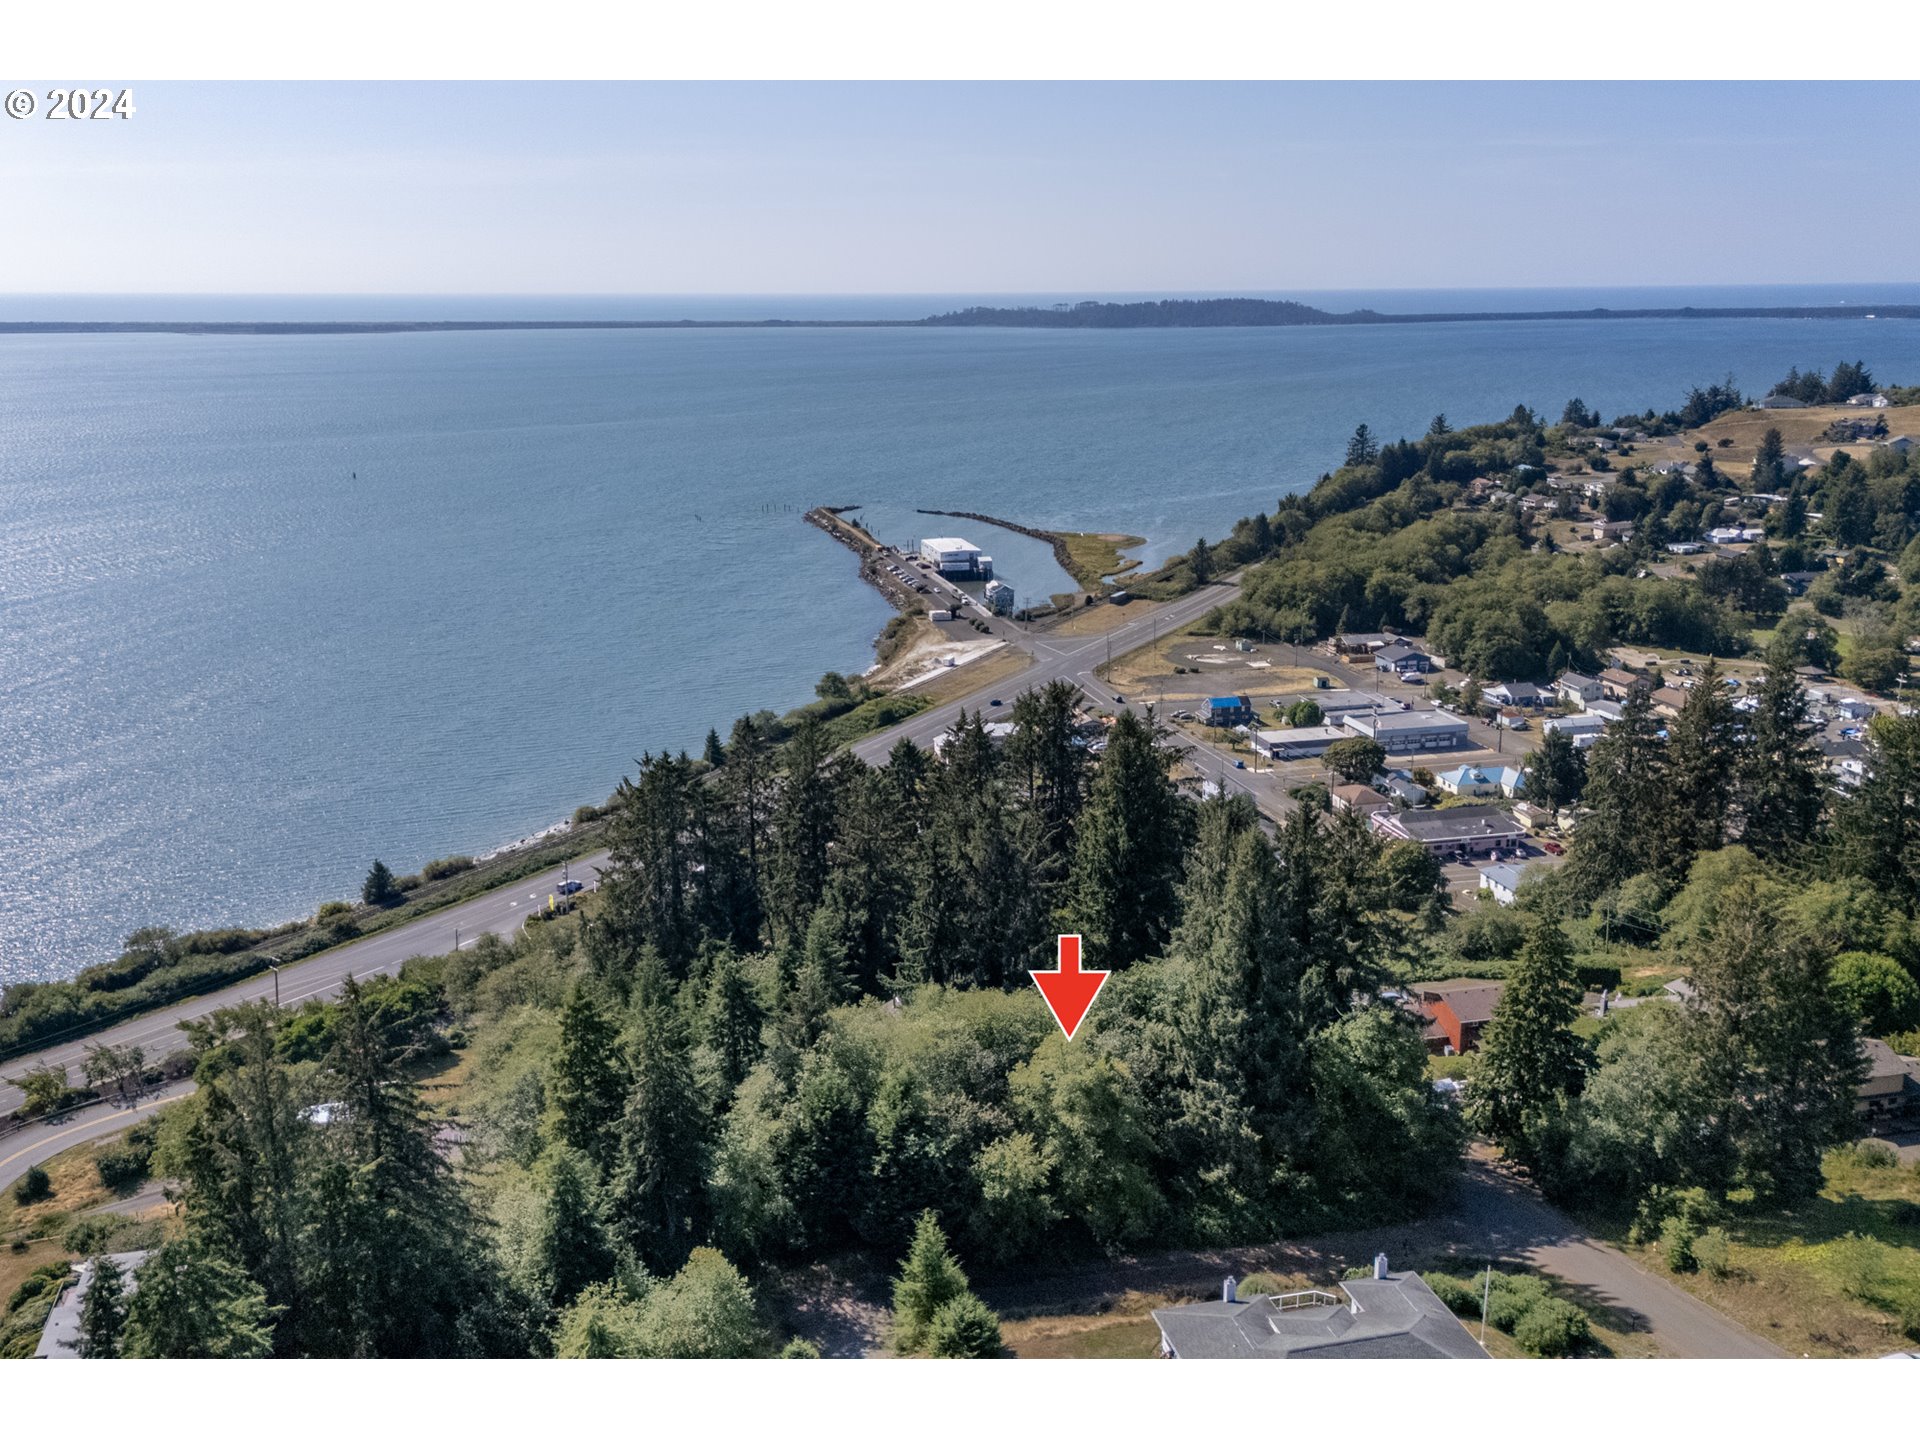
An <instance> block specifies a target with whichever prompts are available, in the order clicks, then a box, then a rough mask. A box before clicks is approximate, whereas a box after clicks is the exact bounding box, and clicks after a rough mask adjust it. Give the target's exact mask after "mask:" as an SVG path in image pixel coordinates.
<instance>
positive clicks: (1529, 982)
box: [1467, 920, 1587, 1161]
mask: <svg viewBox="0 0 1920 1440" xmlns="http://www.w3.org/2000/svg"><path fill="white" fill-rule="evenodd" d="M1581 994H1582V987H1581V984H1580V979H1579V976H1578V974H1577V973H1576V972H1575V970H1574V964H1573V949H1572V947H1571V946H1569V945H1568V944H1567V938H1566V936H1565V935H1563V934H1561V932H1560V928H1559V926H1557V925H1555V924H1553V923H1552V922H1551V921H1545V920H1543V921H1540V922H1538V923H1536V924H1535V925H1534V927H1533V929H1532V930H1531V931H1530V932H1529V934H1528V935H1527V939H1526V943H1525V944H1524V945H1522V946H1521V949H1520V954H1519V956H1518V958H1517V959H1516V960H1515V961H1514V963H1513V967H1512V969H1510V970H1509V971H1508V973H1507V983H1506V989H1505V990H1503V991H1502V992H1501V995H1500V1003H1499V1004H1498V1005H1496V1006H1495V1007H1494V1012H1493V1019H1492V1020H1491V1021H1489V1022H1488V1024H1487V1028H1486V1032H1485V1034H1483V1035H1482V1036H1481V1040H1480V1065H1479V1068H1478V1070H1477V1071H1476V1072H1475V1074H1474V1080H1473V1085H1472V1087H1471V1090H1470V1097H1471V1098H1470V1101H1469V1104H1468V1109H1467V1117H1468V1119H1469V1121H1470V1122H1471V1123H1472V1124H1473V1125H1474V1127H1475V1128H1476V1129H1478V1130H1480V1131H1482V1132H1484V1133H1485V1134H1487V1135H1490V1136H1492V1137H1493V1138H1494V1139H1496V1140H1498V1141H1500V1142H1501V1143H1502V1144H1504V1145H1506V1146H1507V1147H1508V1148H1509V1149H1510V1150H1512V1151H1514V1152H1515V1153H1516V1154H1518V1155H1520V1156H1521V1157H1522V1158H1524V1159H1527V1160H1529V1161H1538V1160H1540V1159H1541V1158H1543V1156H1542V1144H1543V1141H1544V1138H1545V1136H1546V1133H1547V1131H1548V1128H1549V1127H1550V1126H1551V1125H1552V1124H1553V1122H1555V1121H1556V1120H1558V1119H1559V1117H1560V1115H1561V1114H1562V1112H1563V1110H1564V1107H1565V1106H1566V1104H1567V1103H1568V1102H1569V1101H1570V1100H1571V1099H1572V1098H1573V1097H1574V1096H1575V1095H1577V1094H1579V1093H1580V1088H1581V1085H1582V1083H1583V1082H1584V1080H1585V1077H1586V1068H1587V1052H1586V1045H1585V1043H1584V1042H1583V1041H1582V1040H1581V1039H1580V1038H1579V1037H1578V1036H1577V1035H1575V1034H1574V1033H1573V1022H1574V1021H1575V1020H1577V1019H1579V1018H1580V997H1581Z"/></svg>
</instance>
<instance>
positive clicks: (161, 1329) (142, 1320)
mask: <svg viewBox="0 0 1920 1440" xmlns="http://www.w3.org/2000/svg"><path fill="white" fill-rule="evenodd" d="M274 1319H275V1313H274V1309H273V1307H272V1306H271V1305H269V1304H268V1303H267V1296H266V1292H265V1291H264V1290H262V1289H261V1288H260V1286H259V1285H258V1284H256V1283H255V1282H254V1280H253V1279H252V1277H251V1276H249V1275H248V1274H247V1272H246V1271H245V1270H243V1269H241V1268H240V1267H239V1266H238V1265H235V1264H234V1263H233V1262H232V1261H230V1260H226V1259H223V1258H222V1257H220V1256H219V1255H217V1254H215V1253H213V1252H212V1251H210V1250H208V1249H206V1248H204V1247H203V1246H201V1245H199V1244H197V1243H196V1242H194V1241H190V1240H174V1241H170V1242H168V1243H167V1244H165V1245H162V1246H161V1247H160V1248H159V1249H158V1250H156V1251H154V1252H153V1254H151V1255H149V1256H148V1257H147V1261H146V1264H144V1265H142V1266H141V1267H140V1283H139V1286H138V1288H137V1289H135V1291H134V1294H133V1300H132V1302H131V1303H130V1304H129V1305H128V1307H127V1326H126V1339H125V1343H124V1344H123V1345H122V1347H121V1353H122V1354H124V1355H127V1356H130V1357H134V1358H137V1359H142V1360H252V1359H259V1358H261V1357H263V1356H265V1355H267V1354H269V1353H271V1351H272V1349H273V1325H274Z"/></svg>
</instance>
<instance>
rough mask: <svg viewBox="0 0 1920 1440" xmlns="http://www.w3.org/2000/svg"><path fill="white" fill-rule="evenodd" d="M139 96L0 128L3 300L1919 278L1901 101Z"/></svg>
mask: <svg viewBox="0 0 1920 1440" xmlns="http://www.w3.org/2000/svg"><path fill="white" fill-rule="evenodd" d="M8 83H9V84H20V83H23V82H20V81H11V82H8ZM35 88H37V89H39V90H40V91H41V92H43V95H44V91H45V89H46V86H45V85H44V84H41V85H39V86H37V87H35ZM134 88H135V101H136V104H137V106H138V113H137V114H136V115H135V116H134V117H133V118H132V119H130V120H127V121H112V122H106V121H102V122H92V121H89V122H85V123H81V124H72V123H50V122H45V121H42V120H38V119H35V120H30V121H23V122H14V121H0V193H5V194H6V195H7V197H8V205H7V209H8V211H9V221H8V223H7V224H6V225H5V226H4V227H0V292H22V291H56V292H74V291H187V292H247V291H254V292H297V291H321V292H331V291H342V292H361V293H368V292H452V293H484V292H502V293H536V292H573V293H581V292H589V293H675V292H687V293H725V292H748V293H753V292H762V293H764V292H775V293H804V292H885V291H916V292H968V291H977V292H1017V291H1048V290H1072V291H1076V292H1083V291H1089V290H1095V291H1097V290H1111V291H1154V290H1178V291H1194V290H1253V289H1258V290H1284V289H1295V288H1314V287H1384V286H1450V285H1472V286H1482V285H1586V284H1591V285H1626V284H1666V283H1671V284H1699V283H1708V282H1719V283H1742V282H1754V283H1759V282H1768V281H1801V282H1811V281H1839V282H1853V281H1866V280H1906V279H1916V278H1920V190H1916V188H1915V187H1914V186H1913V185H1911V184H1910V183H1907V181H1906V180H1903V179H1902V178H1901V177H1902V173H1903V172H1902V166H1901V163H1900V161H1899V159H1898V155H1899V151H1900V148H1901V146H1902V144H1903V143H1904V141H1903V137H1904V136H1905V135H1906V134H1908V133H1909V132H1910V131H1911V129H1912V126H1913V121H1914V118H1915V114H1916V109H1915V106H1916V101H1920V87H1916V86H1914V85H1892V84H1874V85H1857V86H1838V85H1712V84H1703V85H1657V84H1622V85H1575V84H1542V85H1491V84H1461V85H1407V84H1356V85H1309V84H1206V85H1175V84H1155V85H1112V84H1107V85H1095V84H1082V85H1046V86H1020V85H1011V84H995V85H954V86H942V85H911V84H893V85H838V84H818V85H696V84H617V85H591V84H568V85H535V84H517V83H516V84H500V85H482V84H470V85H440V84H420V85H413V84H408V85H375V84H341V85H318V84H310V85H185V84H165V85H159V84H155V85H136V86H135V87H134ZM1876 156H1880V157H1883V158H1878V159H1876Z"/></svg>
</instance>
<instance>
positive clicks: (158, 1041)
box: [0, 850, 607, 1115]
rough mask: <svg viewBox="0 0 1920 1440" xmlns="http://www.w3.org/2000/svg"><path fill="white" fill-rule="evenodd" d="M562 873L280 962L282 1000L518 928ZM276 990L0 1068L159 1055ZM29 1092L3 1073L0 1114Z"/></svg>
mask: <svg viewBox="0 0 1920 1440" xmlns="http://www.w3.org/2000/svg"><path fill="white" fill-rule="evenodd" d="M606 859H607V853H606V852H605V851H604V850H602V851H599V852H598V853H596V854H593V855H589V856H587V857H585V858H584V859H581V860H575V861H574V862H573V864H572V872H571V873H572V876H573V878H574V879H576V880H579V881H581V882H582V883H583V884H584V885H585V886H586V887H587V888H588V889H593V888H594V887H595V886H596V885H598V884H599V882H600V867H601V866H602V865H604V864H605V863H606ZM560 876H561V867H558V866H556V867H555V868H554V869H552V870H548V871H544V872H543V873H541V874H538V875H532V876H529V877H527V878H526V879H524V880H521V881H518V882H516V883H514V884H512V885H508V886H504V887H502V888H501V889H499V890H493V891H489V892H488V893H487V894H485V895H480V896H477V897H475V898H474V899H472V900H466V901H463V902H461V903H460V904H458V905H451V906H448V907H447V908H446V909H445V910H436V911H435V912H434V913H433V914H431V915H424V916H422V917H421V918H420V919H418V920H410V921H408V922H407V923H406V924H405V925H396V926H395V927H394V928H393V929H391V930H382V931H381V932H379V933H378V934H376V935H369V936H368V937H367V938H366V939H364V940H356V941H354V942H353V943H352V944H350V945H340V946H336V947H334V948H333V949H331V950H322V951H321V952H320V953H319V954H318V955H314V956H312V957H310V958H309V959H306V960H297V961H295V962H294V963H293V964H291V965H285V966H282V967H281V970H280V977H279V980H280V990H279V994H280V1003H281V1004H282V1005H293V1004H297V1003H299V1002H300V1001H302V1000H308V999H311V998H313V997H314V996H316V995H322V996H324V995H332V994H334V993H335V992H336V991H338V990H339V988H340V982H341V981H343V980H344V979H346V977H347V976H349V975H353V976H367V975H386V974H391V973H392V972H393V971H396V970H398V969H399V968H400V966H401V965H402V964H403V963H404V962H405V961H407V960H409V959H411V958H412V957H413V956H415V955H444V954H445V953H446V952H447V951H449V950H451V949H452V948H453V946H454V932H455V931H456V930H457V931H459V935H460V947H461V949H463V950H464V949H466V948H467V947H468V946H470V945H472V944H473V943H474V942H475V941H476V940H478V939H479V938H480V937H481V936H482V935H485V934H491V935H511V934H512V933H513V932H514V931H515V930H517V929H519V928H520V925H521V922H522V921H524V920H525V919H526V918H527V915H528V913H529V912H530V911H532V910H534V909H536V908H537V907H539V906H541V905H544V904H546V902H547V896H548V895H550V894H552V893H553V890H554V887H555V886H556V885H558V884H559V883H560ZM273 996H274V977H273V976H272V975H271V974H266V975H259V976H256V977H254V978H253V979H251V980H246V981H242V982H241V983H240V984H238V985H230V986H228V987H227V988H226V989H224V990H216V991H213V992H212V993H211V994H207V995H200V996H196V997H195V998H194V999H191V1000H183V1001H181V1002H180V1003H179V1004H178V1005H169V1006H168V1007H167V1008H166V1009H164V1010H151V1011H148V1012H147V1013H146V1014H144V1015H136V1016H134V1017H133V1018H132V1019H131V1020H125V1021H122V1022H121V1023H120V1024H118V1025H115V1026H113V1027H112V1028H111V1029H108V1030H96V1031H95V1032H93V1033H92V1034H90V1035H86V1036H82V1037H81V1038H79V1039H76V1040H73V1041H69V1042H67V1043H64V1044H57V1045H52V1046H49V1047H48V1048H46V1049H44V1050H40V1051H36V1052H35V1053H33V1054H30V1055H22V1056H19V1057H17V1058H16V1059H13V1060H9V1061H7V1062H5V1064H4V1065H0V1074H4V1075H19V1074H21V1073H23V1072H24V1071H27V1070H31V1069H33V1068H34V1067H36V1066H38V1065H42V1064H53V1065H60V1066H64V1067H65V1068H66V1070H67V1072H68V1074H69V1076H70V1077H71V1078H73V1079H75V1080H78V1079H79V1075H78V1071H79V1068H80V1063H81V1062H82V1061H83V1060H84V1059H85V1058H86V1054H87V1050H88V1049H89V1048H90V1047H91V1046H94V1045H138V1046H139V1047H140V1048H141V1049H142V1050H144V1051H146V1054H147V1059H148V1060H149V1061H153V1060H157V1059H158V1058H159V1057H161V1056H162V1055H166V1054H169V1053H170V1052H172V1051H174V1050H178V1049H180V1048H182V1047H183V1046H185V1044H186V1043H187V1037H186V1036H185V1035H183V1034H181V1032H180V1029H179V1026H180V1022H181V1021H182V1020H194V1019H198V1018H199V1017H201V1016H203V1015H210V1014H212V1013H213V1012H214V1011H215V1010H221V1009H225V1008H226V1007H227V1006H229V1005H237V1004H240V1003H241V1002H243V1001H247V1000H271V999H272V998H273ZM24 1098H25V1097H24V1096H22V1095H21V1093H20V1090H19V1088H18V1087H17V1086H14V1085H10V1084H7V1083H5V1082H4V1081H0V1115H10V1114H12V1113H13V1112H14V1111H15V1110H18V1109H19V1108H20V1105H21V1103H22V1101H23V1100H24Z"/></svg>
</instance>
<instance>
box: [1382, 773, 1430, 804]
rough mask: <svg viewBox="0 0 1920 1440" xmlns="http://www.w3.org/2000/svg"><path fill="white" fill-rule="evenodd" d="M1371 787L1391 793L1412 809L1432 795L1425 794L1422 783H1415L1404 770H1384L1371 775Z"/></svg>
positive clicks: (1425, 801)
mask: <svg viewBox="0 0 1920 1440" xmlns="http://www.w3.org/2000/svg"><path fill="white" fill-rule="evenodd" d="M1373 788H1374V789H1376V790H1380V791H1384V792H1385V793H1386V794H1388V795H1391V796H1392V797H1393V798H1394V799H1395V800H1397V801H1399V802H1400V803H1401V804H1402V805H1405V806H1407V807H1408V808H1409V809H1412V808H1413V807H1415V806H1418V805H1424V804H1426V803H1427V801H1428V800H1430V799H1431V798H1432V797H1431V796H1430V795H1428V794H1427V789H1426V787H1425V786H1424V785H1416V784H1415V783H1414V780H1413V777H1412V776H1411V775H1409V774H1407V773H1406V771H1404V770H1386V771H1382V772H1381V773H1380V774H1378V775H1375V776H1374V777H1373Z"/></svg>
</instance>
